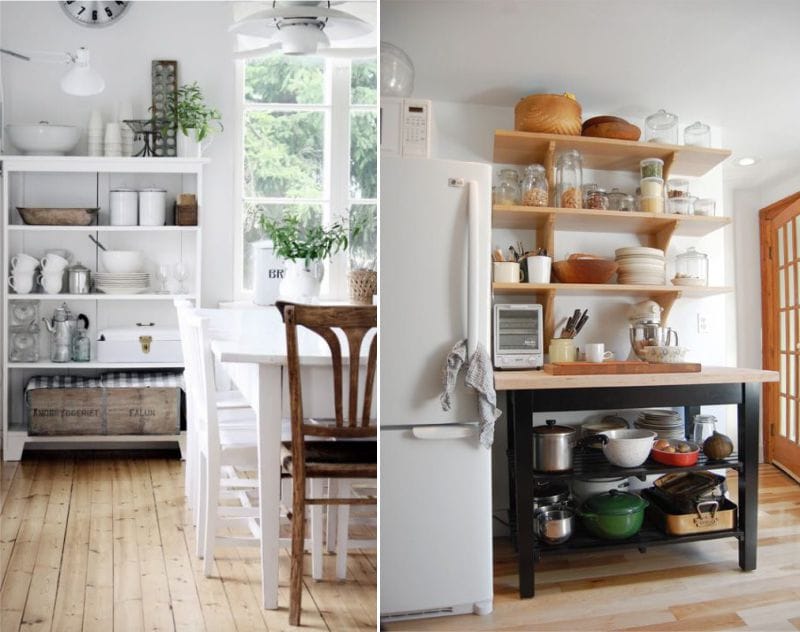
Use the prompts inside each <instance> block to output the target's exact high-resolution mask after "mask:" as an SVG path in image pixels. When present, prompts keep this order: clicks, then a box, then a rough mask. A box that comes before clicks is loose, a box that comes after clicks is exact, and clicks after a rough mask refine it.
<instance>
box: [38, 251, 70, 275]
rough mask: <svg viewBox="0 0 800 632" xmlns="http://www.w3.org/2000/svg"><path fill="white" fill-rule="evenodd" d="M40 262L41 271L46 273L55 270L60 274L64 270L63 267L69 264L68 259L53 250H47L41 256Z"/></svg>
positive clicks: (51, 272)
mask: <svg viewBox="0 0 800 632" xmlns="http://www.w3.org/2000/svg"><path fill="white" fill-rule="evenodd" d="M40 263H41V264H42V271H44V272H46V273H48V274H55V273H56V272H58V273H59V274H61V273H62V272H64V268H66V267H67V266H68V265H69V261H67V260H66V259H64V257H62V256H61V255H57V254H56V253H54V252H48V253H47V254H46V255H45V256H44V257H42V260H41V262H40Z"/></svg>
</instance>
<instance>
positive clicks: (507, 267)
mask: <svg viewBox="0 0 800 632" xmlns="http://www.w3.org/2000/svg"><path fill="white" fill-rule="evenodd" d="M520 281H522V270H520V267H519V264H518V263H517V262H516V261H495V262H494V282H495V283H519V282H520Z"/></svg>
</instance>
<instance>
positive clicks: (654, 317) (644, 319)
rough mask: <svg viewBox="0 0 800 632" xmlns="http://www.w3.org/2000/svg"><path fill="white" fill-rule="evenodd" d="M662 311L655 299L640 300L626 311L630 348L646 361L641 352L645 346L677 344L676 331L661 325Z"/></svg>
mask: <svg viewBox="0 0 800 632" xmlns="http://www.w3.org/2000/svg"><path fill="white" fill-rule="evenodd" d="M662 311H663V308H662V307H661V305H659V304H658V303H656V302H655V301H642V302H641V303H636V304H635V305H633V306H632V307H631V309H630V311H629V312H628V320H629V321H630V332H629V333H630V340H631V350H632V353H633V354H634V355H635V356H636V357H637V358H639V359H640V360H644V361H647V357H645V355H644V354H643V349H644V348H645V347H668V346H676V347H677V346H678V332H677V331H675V330H674V329H672V328H671V327H662V326H661V312H662ZM673 341H674V342H673Z"/></svg>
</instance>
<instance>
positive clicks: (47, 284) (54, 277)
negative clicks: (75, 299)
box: [37, 272, 64, 294]
mask: <svg viewBox="0 0 800 632" xmlns="http://www.w3.org/2000/svg"><path fill="white" fill-rule="evenodd" d="M37 281H38V282H39V285H41V286H42V289H44V293H45V294H58V293H59V292H61V287H62V285H63V283H64V275H63V274H62V273H61V272H58V273H55V274H51V273H45V274H40V275H39V278H38V279H37Z"/></svg>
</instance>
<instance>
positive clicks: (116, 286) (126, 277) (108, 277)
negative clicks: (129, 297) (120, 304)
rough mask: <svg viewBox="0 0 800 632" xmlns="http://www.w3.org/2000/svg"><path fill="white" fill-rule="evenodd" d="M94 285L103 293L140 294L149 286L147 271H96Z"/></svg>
mask: <svg viewBox="0 0 800 632" xmlns="http://www.w3.org/2000/svg"><path fill="white" fill-rule="evenodd" d="M94 287H95V289H96V290H97V291H98V292H103V293H104V294H141V293H142V292H147V290H148V289H149V288H150V275H149V274H148V273H147V272H98V273H96V274H95V275H94Z"/></svg>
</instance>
